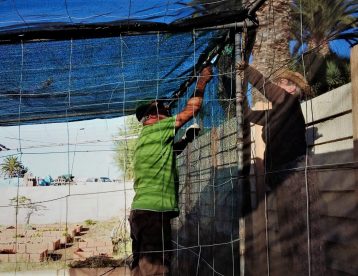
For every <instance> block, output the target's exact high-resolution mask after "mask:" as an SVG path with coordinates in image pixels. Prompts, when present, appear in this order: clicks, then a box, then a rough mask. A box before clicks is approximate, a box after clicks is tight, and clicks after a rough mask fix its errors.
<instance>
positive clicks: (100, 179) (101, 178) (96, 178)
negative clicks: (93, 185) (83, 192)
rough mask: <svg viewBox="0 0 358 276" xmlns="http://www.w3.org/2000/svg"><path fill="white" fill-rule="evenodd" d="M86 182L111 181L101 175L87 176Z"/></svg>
mask: <svg viewBox="0 0 358 276" xmlns="http://www.w3.org/2000/svg"><path fill="white" fill-rule="evenodd" d="M86 182H101V183H103V182H112V180H111V179H110V178H109V177H105V176H101V177H90V178H87V180H86Z"/></svg>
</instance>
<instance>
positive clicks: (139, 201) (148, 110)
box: [129, 67, 212, 275]
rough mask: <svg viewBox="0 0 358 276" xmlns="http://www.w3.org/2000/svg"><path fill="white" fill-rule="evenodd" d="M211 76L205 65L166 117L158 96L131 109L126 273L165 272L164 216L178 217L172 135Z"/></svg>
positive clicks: (167, 236)
mask: <svg viewBox="0 0 358 276" xmlns="http://www.w3.org/2000/svg"><path fill="white" fill-rule="evenodd" d="M211 75H212V71H211V68H210V67H205V68H204V69H203V71H202V72H201V74H200V77H199V79H198V82H197V86H196V90H195V93H194V96H193V97H191V98H190V99H189V100H188V102H187V105H186V106H185V107H184V109H183V110H182V111H181V112H180V113H178V114H177V115H175V116H171V114H170V110H169V108H168V107H167V106H165V105H164V103H163V102H162V101H159V100H155V101H152V102H151V103H148V104H144V105H141V106H139V107H138V108H137V110H136V116H137V119H138V120H139V121H141V122H142V123H143V129H142V131H141V134H140V136H139V138H138V142H137V146H136V150H135V153H134V191H135V196H134V199H133V202H132V208H131V214H130V217H129V223H130V227H131V238H132V251H133V263H132V275H169V269H170V258H171V249H172V247H171V225H170V220H171V219H172V218H174V217H177V216H178V215H179V208H178V181H177V180H178V177H177V170H176V162H175V156H176V154H175V152H174V150H175V149H174V147H175V145H174V137H175V133H176V131H177V130H178V129H179V128H180V127H182V126H183V125H184V124H185V123H187V122H188V121H189V120H190V119H192V118H193V117H194V116H195V115H196V114H197V113H198V112H199V110H200V108H201V104H202V101H203V95H204V90H205V86H206V84H207V83H208V82H209V81H210V79H211V77H212V76H211ZM184 145H185V141H184ZM182 148H183V141H181V143H179V146H178V149H179V151H180V150H182Z"/></svg>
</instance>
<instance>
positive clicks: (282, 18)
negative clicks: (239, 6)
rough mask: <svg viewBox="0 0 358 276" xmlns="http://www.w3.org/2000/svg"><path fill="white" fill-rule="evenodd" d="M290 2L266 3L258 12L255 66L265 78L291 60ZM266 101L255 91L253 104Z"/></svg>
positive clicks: (284, 0) (282, 0) (285, 65)
mask: <svg viewBox="0 0 358 276" xmlns="http://www.w3.org/2000/svg"><path fill="white" fill-rule="evenodd" d="M290 11H291V6H290V1H289V0H275V1H272V2H271V1H266V2H265V4H264V5H263V6H262V7H261V9H260V10H259V11H258V12H257V17H258V19H259V23H260V26H259V29H258V32H257V36H256V43H255V46H254V49H253V56H254V57H253V66H254V67H255V68H256V69H257V70H259V71H260V72H261V73H262V74H263V75H264V76H267V77H268V76H270V75H271V74H272V73H274V72H275V71H277V70H278V69H280V68H282V67H287V65H288V63H289V60H290V52H289V39H290V25H289V23H290ZM259 99H260V100H261V101H262V100H264V98H263V97H262V95H261V94H259V93H258V92H257V91H256V92H254V91H253V102H254V103H256V102H257V101H258V100H259Z"/></svg>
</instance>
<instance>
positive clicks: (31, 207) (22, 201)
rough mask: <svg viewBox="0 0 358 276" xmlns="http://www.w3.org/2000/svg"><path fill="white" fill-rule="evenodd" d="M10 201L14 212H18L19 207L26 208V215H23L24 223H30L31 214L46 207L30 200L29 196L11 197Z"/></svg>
mask: <svg viewBox="0 0 358 276" xmlns="http://www.w3.org/2000/svg"><path fill="white" fill-rule="evenodd" d="M10 203H11V205H14V206H15V210H16V213H18V210H19V209H25V210H26V216H25V224H26V225H29V224H30V219H31V216H32V215H33V214H35V213H37V212H40V211H43V210H46V209H47V208H46V206H44V205H41V204H37V203H34V202H32V201H31V199H30V198H27V197H26V196H19V197H13V198H11V199H10ZM38 215H41V214H38Z"/></svg>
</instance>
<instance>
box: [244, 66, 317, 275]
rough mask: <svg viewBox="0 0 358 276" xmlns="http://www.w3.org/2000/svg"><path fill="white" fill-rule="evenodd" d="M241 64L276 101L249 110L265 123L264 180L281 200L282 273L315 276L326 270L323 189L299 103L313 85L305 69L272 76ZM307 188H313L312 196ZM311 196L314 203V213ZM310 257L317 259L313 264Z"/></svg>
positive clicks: (250, 115)
mask: <svg viewBox="0 0 358 276" xmlns="http://www.w3.org/2000/svg"><path fill="white" fill-rule="evenodd" d="M237 69H239V70H240V72H244V76H245V78H246V79H247V80H248V81H249V82H250V83H251V84H252V86H254V87H255V88H256V89H257V90H258V91H259V92H260V93H261V94H263V95H264V96H265V97H266V98H267V99H268V100H269V101H270V102H271V105H272V107H271V108H270V109H268V110H250V111H249V112H248V114H246V115H247V116H246V118H247V119H248V120H250V121H251V122H253V123H255V124H258V125H261V126H263V129H262V138H263V141H264V143H265V145H266V147H265V153H264V160H263V162H264V167H265V182H266V184H267V187H268V189H270V190H271V192H270V194H269V196H270V197H272V196H273V195H275V196H276V197H275V198H276V204H277V205H276V206H277V217H278V227H279V243H280V248H281V256H280V259H279V263H280V265H279V267H280V269H282V270H283V271H281V272H279V273H277V274H278V275H287V273H288V272H290V273H291V274H292V275H308V270H309V269H311V271H312V272H314V274H315V275H321V273H320V272H318V270H320V269H321V267H322V265H321V261H320V256H321V254H320V252H319V251H320V237H319V233H320V230H319V229H320V227H319V214H318V212H317V211H316V208H317V206H316V205H317V201H318V189H317V188H316V184H315V178H314V177H313V174H312V173H311V172H310V171H309V174H308V173H307V171H306V170H305V167H306V166H307V164H308V163H309V162H310V161H309V158H307V156H306V150H307V144H306V128H305V119H304V116H303V114H302V110H301V104H300V99H301V97H302V95H303V94H305V93H306V94H307V93H309V90H310V87H309V85H308V83H307V81H306V80H305V79H304V77H303V76H302V75H301V74H299V73H297V72H293V71H290V70H280V71H278V72H277V73H276V74H275V75H274V76H273V77H272V78H271V79H272V80H270V79H266V78H265V77H264V76H263V75H262V74H261V73H260V72H258V71H257V70H256V69H255V68H253V67H252V66H249V65H247V64H245V63H244V64H240V65H238V66H237ZM306 181H307V183H306ZM306 184H307V185H306ZM306 187H309V190H310V192H309V194H308V198H307V195H306ZM307 200H308V201H309V203H310V209H309V213H310V215H309V217H307V206H306V202H307ZM309 219H310V220H311V221H310V224H309V223H308V220H309ZM307 225H310V229H309V227H308V226H307ZM308 229H309V230H308ZM307 230H308V231H307ZM309 234H311V236H309ZM308 237H309V239H310V247H309V248H308V246H307V240H308ZM308 252H310V253H308ZM309 256H310V257H311V258H312V259H314V261H312V265H311V266H310V262H309V261H308V259H309V258H308V257H309ZM309 267H310V268H309ZM287 270H289V271H287Z"/></svg>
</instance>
